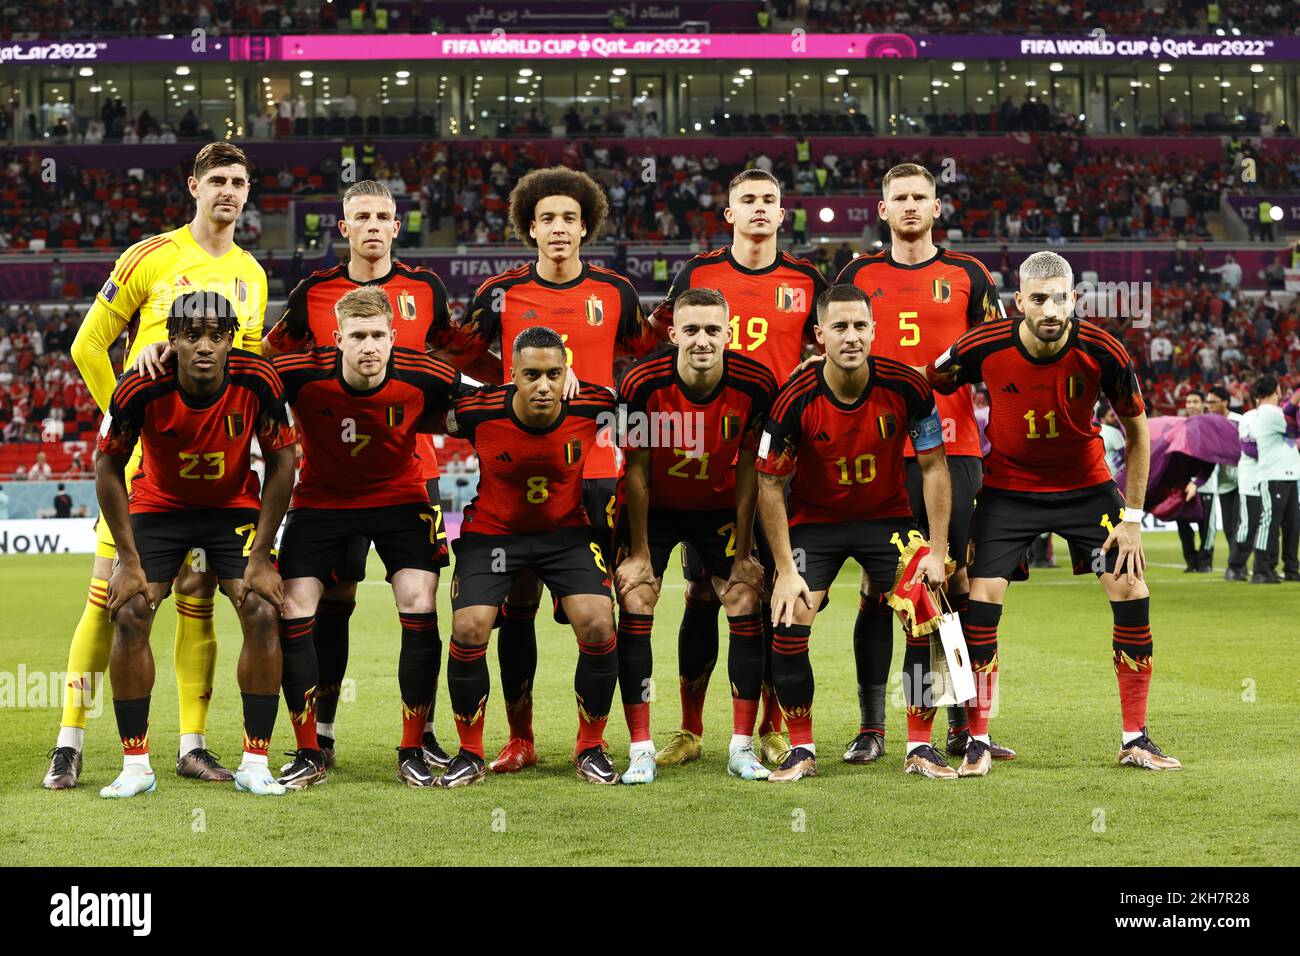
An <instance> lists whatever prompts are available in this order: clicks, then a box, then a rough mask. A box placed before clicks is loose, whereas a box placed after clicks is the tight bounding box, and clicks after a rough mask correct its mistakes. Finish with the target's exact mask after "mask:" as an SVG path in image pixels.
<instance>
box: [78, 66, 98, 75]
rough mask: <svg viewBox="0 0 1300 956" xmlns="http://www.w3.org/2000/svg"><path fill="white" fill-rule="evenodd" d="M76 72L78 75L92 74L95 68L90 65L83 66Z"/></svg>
mask: <svg viewBox="0 0 1300 956" xmlns="http://www.w3.org/2000/svg"><path fill="white" fill-rule="evenodd" d="M77 73H78V74H79V75H80V76H94V75H95V68H94V67H90V66H83V67H82V68H81V69H80V70H78V71H77Z"/></svg>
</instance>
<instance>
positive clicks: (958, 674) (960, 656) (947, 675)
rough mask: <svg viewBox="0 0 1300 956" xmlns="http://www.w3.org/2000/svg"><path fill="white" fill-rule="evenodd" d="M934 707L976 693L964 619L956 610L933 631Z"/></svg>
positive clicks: (931, 636) (932, 682)
mask: <svg viewBox="0 0 1300 956" xmlns="http://www.w3.org/2000/svg"><path fill="white" fill-rule="evenodd" d="M930 673H931V678H930V687H931V691H932V693H933V694H934V701H933V703H932V705H931V706H934V707H946V706H949V705H952V704H961V703H965V702H966V701H968V700H970V699H971V698H972V697H974V696H975V672H974V671H972V670H971V666H970V657H969V655H968V654H967V652H966V638H965V636H963V634H962V632H961V620H960V619H959V618H958V616H957V615H956V614H954V613H952V612H949V613H947V614H943V615H941V616H940V618H939V629H938V630H937V631H931V632H930Z"/></svg>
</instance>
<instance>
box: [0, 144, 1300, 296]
mask: <svg viewBox="0 0 1300 956" xmlns="http://www.w3.org/2000/svg"><path fill="white" fill-rule="evenodd" d="M365 142H367V147H365V148H363V150H360V151H359V153H361V155H363V156H364V155H368V153H369V148H368V147H369V140H365ZM1035 142H1036V148H1037V155H1036V156H1035V157H1034V159H1032V160H1026V159H1023V157H1021V156H1011V155H1008V153H1004V152H997V151H993V152H989V153H988V155H984V156H980V157H971V159H963V160H962V161H959V163H957V164H956V165H954V166H953V170H952V172H953V179H952V181H950V182H944V183H943V186H941V200H943V204H944V215H943V217H941V220H940V224H941V230H949V232H950V230H959V234H961V237H963V238H966V239H985V241H1006V242H1018V241H1022V239H1028V241H1039V239H1041V241H1045V242H1049V243H1057V242H1065V241H1071V239H1148V238H1149V239H1166V241H1169V239H1192V241H1197V239H1206V238H1210V229H1209V219H1208V217H1209V216H1210V215H1213V213H1216V212H1218V209H1219V196H1221V194H1222V191H1223V190H1226V189H1231V187H1234V186H1235V185H1238V182H1239V170H1240V166H1242V160H1243V157H1245V156H1249V155H1252V153H1251V152H1249V147H1243V148H1242V150H1239V151H1236V152H1225V155H1223V157H1222V159H1216V160H1208V159H1200V157H1188V156H1175V155H1165V153H1149V155H1139V153H1126V152H1121V151H1118V150H1097V148H1089V147H1088V140H1087V139H1084V138H1082V137H1078V135H1074V134H1048V135H1043V137H1039V138H1037V139H1036V140H1035ZM803 148H806V150H807V156H809V161H802V163H801V161H797V160H796V159H794V156H797V155H798V153H800V151H802V150H803ZM373 155H374V160H373V163H372V161H368V160H365V161H363V163H361V169H360V172H361V174H363V178H376V179H380V181H382V182H385V183H386V185H387V186H389V189H390V191H391V193H393V195H394V196H396V198H398V199H416V200H419V202H420V207H421V212H422V216H424V220H425V221H426V222H428V225H429V229H430V232H433V233H437V232H438V230H439V229H441V228H442V224H443V221H445V220H451V221H454V222H455V242H458V243H467V245H487V243H499V242H504V241H506V229H507V226H506V199H507V196H508V194H510V186H511V183H513V182H515V181H517V178H519V177H520V176H523V174H524V173H525V172H526V170H529V169H533V168H536V166H537V164H539V163H545V161H546V160H545V151H543V150H542V147H541V146H539V144H538V143H536V142H534V143H513V142H500V140H498V142H485V143H480V144H471V143H459V142H450V143H447V142H443V143H439V142H429V143H425V144H422V146H421V147H420V148H419V150H413V151H409V152H407V155H406V156H404V157H403V159H402V160H400V161H396V160H387V159H385V157H383V156H382V153H380V152H378V151H377V150H376V151H374V153H373ZM794 156H788V155H784V153H781V152H777V151H776V150H771V151H768V150H767V148H764V146H763V144H762V142H758V140H755V144H754V146H753V147H751V148H749V150H746V153H745V156H744V159H742V160H741V161H738V163H723V161H720V160H719V159H718V156H716V155H715V152H714V151H711V150H710V151H705V152H703V155H702V156H698V155H694V153H693V152H690V151H688V150H684V148H676V150H675V148H671V147H667V146H666V148H664V150H663V151H662V152H660V153H659V155H658V156H654V157H653V159H654V164H655V169H654V176H650V177H646V176H645V172H646V169H647V168H646V160H647V157H646V156H643V155H640V153H634V152H633V151H630V150H629V148H628V147H625V146H623V144H621V143H619V142H612V143H606V142H602V140H598V139H573V140H569V142H568V143H567V144H565V147H564V150H563V155H562V157H560V163H562V164H563V165H567V166H569V168H573V169H585V170H586V172H589V173H590V174H591V176H594V177H595V178H597V179H598V181H599V182H601V183H602V185H603V186H604V189H606V191H607V194H608V198H610V207H611V215H610V220H608V222H607V228H606V229H607V232H606V234H604V238H607V239H615V241H617V239H621V241H628V242H638V241H669V242H671V241H688V239H693V241H695V242H699V243H702V245H703V246H706V247H712V246H714V245H716V243H719V242H724V241H725V234H727V225H725V222H724V220H723V216H722V211H723V207H724V206H725V183H727V182H728V181H729V179H731V177H732V176H735V174H736V173H737V172H740V170H741V169H742V168H749V166H757V168H759V169H767V170H770V172H772V173H774V174H775V176H776V177H777V178H779V179H780V181H781V182H783V185H784V189H785V193H787V195H788V196H789V198H790V206H789V212H788V215H787V224H788V226H787V228H788V229H790V230H792V232H793V233H794V238H796V242H797V243H801V242H802V238H805V237H806V232H807V230H806V216H807V215H810V213H807V211H806V209H803V203H805V200H809V199H813V198H815V196H823V195H846V194H863V193H874V191H875V190H876V189H878V183H879V182H880V177H881V176H883V173H884V170H887V169H888V168H889V166H891V165H893V164H894V163H898V161H901V160H915V161H920V163H923V164H924V165H927V166H930V168H933V169H941V168H944V155H943V147H941V146H936V147H933V148H931V150H928V151H926V152H924V153H913V155H906V156H905V155H902V153H900V152H897V151H894V150H887V151H880V150H871V151H867V150H863V151H861V152H858V151H853V152H845V153H844V155H840V153H837V152H836V151H835V150H833V148H831V147H829V146H820V144H816V143H815V140H809V139H807V138H805V137H801V138H800V139H797V140H796V150H794ZM1255 159H1256V164H1257V174H1258V182H1260V187H1261V189H1265V190H1268V189H1279V187H1283V186H1284V183H1287V182H1294V181H1295V179H1296V178H1297V177H1300V155H1291V156H1283V155H1281V153H1277V152H1266V153H1258V155H1256V156H1255ZM339 168H341V160H339V159H337V157H334V156H333V155H326V157H325V159H324V160H321V161H320V163H318V164H316V165H315V166H307V165H296V166H282V168H279V169H276V170H255V173H253V191H252V196H251V200H250V204H248V207H247V208H246V211H244V215H243V217H242V221H240V225H239V230H238V234H237V241H238V242H239V243H240V245H243V246H247V247H256V246H257V245H259V238H260V235H261V232H263V211H264V209H265V211H276V209H281V208H285V207H286V206H287V202H289V199H290V198H291V196H294V195H309V194H316V193H321V194H331V193H333V186H334V185H335V183H337V182H338V177H339ZM186 176H187V172H186V169H185V168H183V164H178V165H175V166H172V168H166V169H159V170H147V173H146V172H142V173H140V174H139V176H134V177H133V176H127V177H122V176H120V174H118V173H116V172H113V170H108V169H101V168H92V166H86V165H79V164H69V165H68V166H66V168H64V169H62V170H60V176H59V182H57V186H59V187H57V189H51V183H49V182H47V181H45V177H44V168H43V165H42V159H40V156H39V155H38V153H36V152H35V151H30V150H29V151H22V150H17V151H5V152H0V196H3V199H4V202H5V206H6V208H8V211H9V215H8V217H6V220H5V222H3V224H0V252H3V251H6V250H23V248H29V247H30V246H31V243H32V241H34V239H43V241H44V243H45V247H47V248H91V247H99V248H120V247H123V246H126V245H129V243H130V242H134V241H136V239H139V238H140V237H142V235H147V234H151V233H156V232H160V230H165V229H172V228H175V226H177V225H179V222H181V221H182V220H183V216H185V211H186V208H187V203H188V191H187V189H186ZM800 211H802V215H800ZM800 222H805V229H802V230H801V229H800ZM1255 233H1258V234H1257V237H1256V235H1255ZM944 234H946V233H944ZM954 238H956V234H954ZM1252 238H1260V239H1264V241H1273V239H1275V238H1277V237H1275V235H1274V234H1273V229H1271V225H1269V226H1266V228H1264V229H1258V230H1256V229H1252ZM415 239H416V237H415V234H411V237H409V239H408V241H409V242H415ZM55 298H59V295H57V294H56V295H55Z"/></svg>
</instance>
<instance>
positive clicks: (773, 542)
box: [758, 472, 812, 625]
mask: <svg viewBox="0 0 1300 956" xmlns="http://www.w3.org/2000/svg"><path fill="white" fill-rule="evenodd" d="M789 480H790V476H789V475H769V474H767V473H765V472H759V475H758V516H759V518H760V520H762V522H763V532H764V533H765V534H766V535H767V543H768V545H769V546H770V547H771V548H772V561H773V563H774V564H775V565H776V583H775V584H774V585H773V587H772V623H773V624H774V625H776V624H786V625H790V624H793V623H794V615H795V605H796V602H798V601H803V604H804V607H806V608H808V609H809V610H811V609H812V594H811V593H810V592H809V590H808V583H807V582H806V581H804V579H803V575H801V574H800V573H799V570H798V568H797V566H796V565H795V561H794V553H793V551H792V550H791V548H790V523H789V517H788V515H787V513H786V510H785V486H786V482H788V481H789Z"/></svg>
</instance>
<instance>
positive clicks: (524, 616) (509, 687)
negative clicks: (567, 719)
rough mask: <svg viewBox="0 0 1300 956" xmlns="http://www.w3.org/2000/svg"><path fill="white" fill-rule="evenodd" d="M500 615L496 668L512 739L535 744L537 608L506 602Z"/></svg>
mask: <svg viewBox="0 0 1300 956" xmlns="http://www.w3.org/2000/svg"><path fill="white" fill-rule="evenodd" d="M501 615H502V618H503V619H502V621H501V634H500V636H499V637H498V638H497V664H498V665H499V666H500V668H501V696H502V697H503V698H504V699H505V702H506V720H507V721H509V723H510V736H511V737H518V738H520V739H522V740H532V739H533V681H534V680H535V679H536V677H537V625H536V619H537V605H536V604H533V605H527V606H525V605H517V604H510V603H509V602H507V603H506V604H503V605H502V606H501ZM448 679H449V680H450V670H449V671H448Z"/></svg>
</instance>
